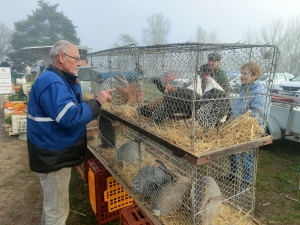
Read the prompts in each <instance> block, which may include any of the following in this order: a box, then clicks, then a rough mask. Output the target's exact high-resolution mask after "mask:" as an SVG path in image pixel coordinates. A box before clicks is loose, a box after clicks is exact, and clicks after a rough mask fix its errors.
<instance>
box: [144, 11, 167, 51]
mask: <svg viewBox="0 0 300 225" xmlns="http://www.w3.org/2000/svg"><path fill="white" fill-rule="evenodd" d="M147 22H148V24H149V28H148V29H143V43H144V44H146V45H155V44H165V43H167V36H168V34H169V32H170V29H171V25H170V21H169V19H167V18H165V17H164V16H163V15H162V14H161V13H156V14H152V15H151V16H149V17H148V19H147Z"/></svg>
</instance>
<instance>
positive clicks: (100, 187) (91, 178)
mask: <svg viewBox="0 0 300 225" xmlns="http://www.w3.org/2000/svg"><path fill="white" fill-rule="evenodd" d="M87 162H88V183H89V194H90V204H91V207H92V211H93V213H94V215H95V216H96V218H97V221H98V224H99V225H102V224H106V223H108V222H110V221H112V220H115V219H118V218H119V217H120V211H121V210H116V211H114V212H109V211H108V203H107V202H105V201H104V192H105V191H106V189H107V178H108V177H111V174H110V173H109V172H108V171H107V169H105V167H104V166H103V165H102V164H101V163H100V161H99V160H98V159H96V158H94V159H90V160H88V161H87Z"/></svg>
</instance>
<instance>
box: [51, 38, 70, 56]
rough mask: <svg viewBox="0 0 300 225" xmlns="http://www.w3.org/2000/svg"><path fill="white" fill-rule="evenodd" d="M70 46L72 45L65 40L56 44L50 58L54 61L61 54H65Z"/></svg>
mask: <svg viewBox="0 0 300 225" xmlns="http://www.w3.org/2000/svg"><path fill="white" fill-rule="evenodd" d="M70 45H72V43H71V42H69V41H65V40H60V41H58V42H56V43H55V44H54V45H53V47H52V48H51V50H50V58H51V59H54V58H55V57H56V56H57V55H58V54H59V53H61V52H65V51H66V50H67V49H68V48H69V47H70Z"/></svg>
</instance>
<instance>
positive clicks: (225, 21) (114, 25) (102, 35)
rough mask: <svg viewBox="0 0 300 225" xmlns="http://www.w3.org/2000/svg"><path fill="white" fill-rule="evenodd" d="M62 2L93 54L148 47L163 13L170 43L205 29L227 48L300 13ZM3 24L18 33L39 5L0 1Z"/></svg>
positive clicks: (256, 1)
mask: <svg viewBox="0 0 300 225" xmlns="http://www.w3.org/2000/svg"><path fill="white" fill-rule="evenodd" d="M46 2H49V3H50V4H51V5H53V4H55V3H58V4H59V6H58V11H59V12H61V11H62V12H63V13H64V15H65V16H67V17H68V18H69V19H70V20H72V22H73V24H74V26H76V27H77V28H76V30H77V36H78V37H79V38H80V39H81V45H84V46H88V47H89V48H91V49H92V50H91V52H95V51H100V50H104V49H108V48H110V47H112V46H113V43H114V42H115V41H116V40H117V38H118V37H119V34H129V35H130V36H131V37H133V38H134V39H135V40H137V41H138V42H139V43H140V44H141V45H142V34H143V32H142V31H143V29H145V28H148V23H147V17H148V16H149V15H151V14H153V13H162V14H163V15H164V17H165V18H168V19H169V20H170V22H171V30H170V33H169V36H168V42H169V43H181V42H186V41H189V40H194V39H195V33H196V30H197V28H198V26H199V25H200V26H201V27H202V28H203V29H205V30H206V31H207V32H211V31H217V35H218V39H219V41H220V42H222V43H235V42H238V41H242V42H243V41H244V40H245V34H246V33H247V30H248V29H249V28H251V29H252V30H259V29H260V28H261V27H262V26H263V25H267V24H269V23H270V22H271V20H272V19H273V18H275V17H276V16H278V15H279V14H281V15H282V16H283V17H284V18H288V17H289V16H292V15H295V14H298V13H300V0H46ZM0 5H1V7H0V22H2V23H4V24H5V25H6V26H8V27H10V28H12V29H13V28H14V22H17V21H20V20H22V19H27V15H30V14H32V10H35V9H36V8H37V0H26V1H25V0H0Z"/></svg>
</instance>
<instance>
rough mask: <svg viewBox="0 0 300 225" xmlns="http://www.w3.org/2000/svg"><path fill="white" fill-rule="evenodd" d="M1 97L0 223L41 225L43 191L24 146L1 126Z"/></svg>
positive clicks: (1, 97) (0, 115)
mask: <svg viewBox="0 0 300 225" xmlns="http://www.w3.org/2000/svg"><path fill="white" fill-rule="evenodd" d="M3 102H4V95H0V106H1V107H0V124H1V127H0V158H1V164H0V165H1V166H0V174H1V175H0V224H1V225H25V224H28V225H29V224H30V225H35V224H40V218H41V212H42V190H41V187H40V183H39V181H38V179H37V177H36V175H35V174H34V173H33V172H32V171H30V169H29V165H28V155H27V143H26V141H22V140H19V139H18V135H12V136H10V137H9V135H8V133H7V132H5V129H4V127H3V126H2V124H3V119H4V118H3V117H4V116H3Z"/></svg>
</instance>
